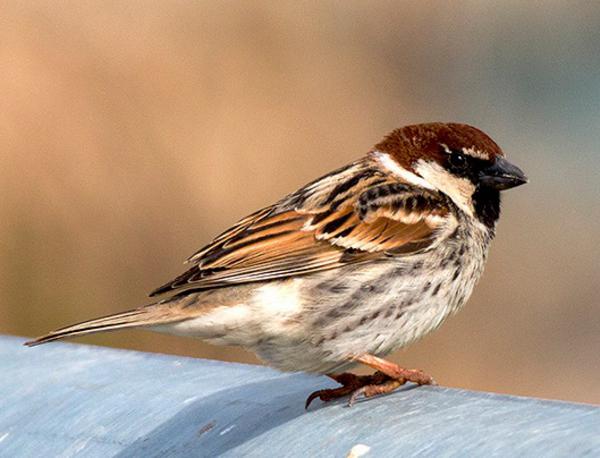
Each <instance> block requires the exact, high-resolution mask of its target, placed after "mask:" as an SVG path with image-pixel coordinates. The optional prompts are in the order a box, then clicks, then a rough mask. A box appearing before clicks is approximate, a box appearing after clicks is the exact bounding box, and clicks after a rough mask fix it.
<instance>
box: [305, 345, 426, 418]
mask: <svg viewBox="0 0 600 458" xmlns="http://www.w3.org/2000/svg"><path fill="white" fill-rule="evenodd" d="M370 358H371V359H366V358H364V361H361V362H366V361H368V362H369V363H371V364H369V365H370V366H372V367H376V368H378V369H382V370H378V371H377V372H375V373H374V374H373V375H355V374H351V373H349V372H344V373H342V374H329V375H328V376H329V377H330V378H332V379H333V380H335V381H336V382H338V383H339V384H340V385H342V386H341V387H339V388H331V389H326V390H318V391H315V392H314V393H311V394H310V396H308V398H307V399H306V403H305V406H304V407H305V408H306V409H308V407H309V406H310V404H311V403H312V402H313V401H314V400H315V399H317V398H319V399H320V400H321V401H323V402H329V401H333V400H334V399H339V398H342V397H345V396H348V395H349V396H350V399H349V401H348V405H349V406H352V405H353V404H354V403H355V402H356V400H357V399H358V398H359V397H360V396H364V397H366V398H370V397H372V396H376V395H379V394H386V393H390V392H392V391H394V390H395V389H396V388H398V387H400V386H402V385H404V384H405V383H406V382H412V383H416V384H417V385H437V383H436V382H435V380H433V378H432V377H431V376H429V375H427V374H425V373H424V372H423V371H421V370H416V369H404V368H401V367H400V366H397V365H396V364H393V363H389V362H387V361H385V360H381V359H379V358H375V357H370ZM375 363H376V364H377V365H376V364H375Z"/></svg>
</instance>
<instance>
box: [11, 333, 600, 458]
mask: <svg viewBox="0 0 600 458" xmlns="http://www.w3.org/2000/svg"><path fill="white" fill-rule="evenodd" d="M24 340H25V339H22V338H17V337H8V336H0V374H1V377H0V456H1V457H11V458H12V457H34V456H49V457H54V456H60V457H69V456H77V457H102V458H106V457H111V456H120V457H153V456H161V457H162V456H174V457H177V456H182V457H183V456H185V457H203V456H207V457H212V456H261V457H270V456H290V457H294V456H298V457H318V456H326V457H347V456H349V454H350V453H351V451H352V453H353V455H350V456H361V454H362V456H365V457H388V456H389V457H395V456H417V455H418V456H461V457H462V456H486V457H487V456H532V457H541V456H569V457H572V456H600V408H599V407H594V406H591V405H585V404H570V403H566V402H556V401H544V400H539V399H531V398H520V397H512V396H503V395H496V394H489V393H479V392H471V391H462V390H456V389H448V388H442V387H419V388H413V387H406V388H404V389H402V390H399V391H397V392H396V393H394V394H391V395H388V396H384V397H379V398H374V399H370V400H367V401H362V402H358V403H357V404H356V405H354V406H353V407H351V408H348V407H347V406H346V404H345V403H344V402H337V403H334V404H330V405H323V404H322V403H320V401H315V402H314V403H313V405H312V406H311V408H310V409H309V410H308V411H305V410H304V400H305V399H306V396H307V395H308V394H309V393H310V392H311V391H313V390H316V389H320V388H324V387H327V386H331V387H333V386H335V383H334V382H332V381H330V380H328V379H327V378H326V377H318V376H311V375H307V374H282V373H279V372H276V371H274V370H271V369H268V368H265V367H258V366H251V365H243V364H229V363H223V362H217V361H208V360H203V359H192V358H183V357H177V356H166V355H160V354H150V353H139V352H133V351H124V350H114V349H108V348H101V347H93V346H87V345H76V344H69V343H51V344H48V345H44V346H42V347H36V348H26V347H23V346H22V343H23V341H24Z"/></svg>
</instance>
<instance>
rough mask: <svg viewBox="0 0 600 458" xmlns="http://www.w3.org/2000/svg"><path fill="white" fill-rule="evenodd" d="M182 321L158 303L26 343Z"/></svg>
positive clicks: (165, 306) (87, 322) (166, 307)
mask: <svg viewBox="0 0 600 458" xmlns="http://www.w3.org/2000/svg"><path fill="white" fill-rule="evenodd" d="M170 311H171V313H169V312H170ZM181 319H182V317H181V316H179V317H178V316H177V314H173V313H172V309H171V308H170V307H169V305H168V304H165V303H162V304H161V303H157V304H151V305H147V306H145V307H140V308H137V309H135V310H128V311H127V312H122V313H116V314H114V315H108V316H104V317H101V318H96V319H95V320H89V321H84V322H83V323H78V324H74V325H71V326H67V327H66V328H61V329H57V330H56V331H52V332H49V333H48V334H46V335H44V336H41V337H38V338H37V339H34V340H30V341H29V342H25V345H27V346H28V347H35V346H36V345H41V344H44V343H46V342H52V341H53V340H60V339H64V338H67V337H75V336H83V335H85V334H93V333H96V332H105V331H116V330H117V329H125V328H136V327H143V326H151V325H155V324H162V323H168V322H173V321H179V320H181Z"/></svg>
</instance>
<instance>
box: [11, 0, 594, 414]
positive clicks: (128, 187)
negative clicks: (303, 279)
mask: <svg viewBox="0 0 600 458" xmlns="http://www.w3.org/2000/svg"><path fill="white" fill-rule="evenodd" d="M530 3H531V6H525V2H483V1H471V2H430V1H419V2H417V1H414V2H391V1H388V2H357V1H345V2H310V3H308V2H307V3H304V2H275V1H272V2H266V1H251V2H250V1H248V2H234V1H228V2H221V1H218V2H217V1H213V2H208V1H198V2H192V1H168V2H166V1H143V2H141V1H138V2H118V1H109V2H106V1H99V0H94V1H84V2H79V1H71V2H53V1H30V2H20V1H16V0H15V1H3V2H2V3H1V6H0V94H1V95H0V158H1V161H0V164H1V167H0V248H1V250H0V253H1V254H0V256H1V258H0V293H1V300H0V333H7V334H16V335H23V336H33V335H37V334H40V333H43V332H45V331H48V330H50V329H52V328H55V327H59V326H62V325H66V324H70V323H72V322H76V321H81V320H84V319H87V318H91V317H94V316H97V315H104V314H108V313H111V312H117V311H120V310H124V309H126V308H131V307H133V306H138V305H141V304H143V303H145V302H146V301H147V300H148V299H147V298H146V293H147V292H148V291H150V290H151V289H153V288H154V287H156V286H158V285H160V284H162V283H164V282H165V281H167V280H169V279H171V278H172V277H174V276H176V275H177V274H179V273H180V272H181V271H182V269H183V266H182V264H181V262H182V261H183V260H184V259H185V258H186V257H187V256H188V255H190V254H191V253H192V252H194V251H195V250H196V249H197V248H199V247H200V246H201V245H203V244H205V243H207V242H208V241H209V240H210V238H211V236H213V235H215V233H217V232H218V231H221V230H223V229H224V228H226V227H227V226H228V225H229V224H231V223H233V222H234V221H236V220H237V219H238V218H240V217H242V216H244V215H245V214H247V213H248V212H250V211H253V210H255V209H257V208H259V207H261V206H263V205H265V204H267V203H270V202H272V201H274V200H275V199H277V198H279V197H280V196H282V195H283V194H285V193H287V192H289V191H292V190H294V189H295V188H297V187H298V186H300V185H302V184H304V183H306V182H307V181H309V180H311V179H312V178H315V177H316V176H318V175H320V174H323V173H325V172H327V171H328V170H330V169H332V168H334V167H337V166H340V165H342V164H344V163H346V162H348V161H350V160H352V159H354V158H356V157H358V156H359V155H361V154H363V153H364V152H366V151H367V150H368V149H369V148H370V147H371V146H372V145H373V144H374V143H375V142H377V141H378V140H379V138H380V137H381V136H382V135H383V134H385V133H386V132H388V131H389V130H391V129H393V128H395V127H399V126H401V125H404V124H408V123H415V122H423V121H431V120H445V121H461V122H468V123H472V124H474V125H476V126H478V127H480V128H482V129H484V130H485V131H486V132H488V133H489V134H490V135H491V136H492V137H493V138H494V139H496V140H497V141H498V143H499V144H500V145H501V146H502V147H503V148H504V149H505V151H506V152H507V153H508V155H509V157H510V158H511V159H512V160H513V161H514V162H515V163H517V164H519V165H521V166H522V168H523V169H524V170H525V171H526V172H527V173H528V175H529V176H530V178H531V183H530V184H529V185H527V186H525V187H522V188H519V189H517V190H514V191H511V192H509V193H508V194H507V195H506V196H505V204H504V213H503V218H502V219H501V223H500V227H499V232H498V237H497V239H496V241H495V244H494V246H493V248H492V252H491V257H490V260H489V264H488V268H487V271H486V274H485V276H484V278H483V280H482V281H481V283H480V286H479V287H478V288H477V289H476V292H475V294H474V296H473V298H472V299H471V301H470V303H469V305H468V306H467V307H466V308H465V309H464V310H463V311H462V312H461V313H460V314H459V315H457V316H456V317H454V318H452V319H451V320H449V321H448V322H447V323H446V325H445V326H443V327H442V328H441V329H440V330H439V331H438V332H437V333H435V334H434V335H431V336H429V337H427V338H426V339H424V340H423V341H422V342H420V343H418V344H417V345H415V346H413V347H411V348H410V349H408V350H405V351H402V352H399V353H396V354H394V355H393V359H394V360H396V361H398V362H401V363H402V364H404V365H407V366H416V367H420V368H423V369H426V370H427V371H428V372H430V373H432V374H433V375H434V376H435V377H436V379H437V380H438V381H439V382H440V383H441V384H444V385H448V386H456V387H465V388H471V389H477V390H491V391H499V392H505V393H515V394H522V395H533V396H542V397H549V398H557V399H566V400H573V401H585V402H594V403H600V358H599V354H600V307H599V306H598V287H599V284H600V268H599V259H600V229H599V227H598V223H599V221H600V206H599V202H600V185H599V178H598V163H599V159H600V153H599V151H600V3H597V2H581V3H578V2H568V3H567V2H565V3H560V2H543V3H540V2H535V3H536V4H537V6H534V5H533V3H534V2H530ZM542 5H543V6H542ZM79 341H81V342H87V343H94V344H101V345H109V346H114V347H123V348H133V349H138V350H145V351H154V352H165V353H174V354H182V355H191V356H196V357H207V358H218V359H224V360H230V361H243V362H255V361H256V359H255V358H254V357H253V356H252V355H249V354H247V353H245V352H243V351H242V350H239V349H231V348H218V347H211V346H208V345H205V344H203V343H201V342H197V341H193V340H186V339H183V338H175V337H167V336H162V335H157V334H153V333H146V332H143V331H128V332H121V333H112V334H108V335H102V336H93V337H89V338H85V339H79ZM30 351H35V349H32V350H30Z"/></svg>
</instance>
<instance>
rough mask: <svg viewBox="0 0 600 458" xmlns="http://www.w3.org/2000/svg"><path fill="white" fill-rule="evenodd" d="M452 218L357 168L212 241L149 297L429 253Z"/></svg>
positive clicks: (412, 191) (427, 200) (440, 205)
mask: <svg viewBox="0 0 600 458" xmlns="http://www.w3.org/2000/svg"><path fill="white" fill-rule="evenodd" d="M449 218H452V216H451V214H450V213H449V211H448V207H447V204H446V201H445V200H444V198H443V197H442V196H440V195H439V194H437V193H434V192H431V191H427V190H423V189H421V188H416V187H414V186H411V185H409V184H406V183H402V182H399V181H398V179H397V178H396V177H390V176H386V175H384V174H382V173H381V171H380V170H379V169H377V168H375V167H373V166H372V165H370V164H369V163H368V162H366V161H364V162H357V163H353V164H350V165H349V166H347V167H345V168H342V169H340V170H338V171H336V172H335V173H333V174H331V175H328V176H325V177H323V178H321V179H319V180H316V181H315V182H313V183H311V184H309V185H307V186H305V187H304V188H302V189H300V190H299V191H297V192H296V193H294V194H292V195H290V196H288V197H287V198H285V199H283V200H282V201H281V202H279V203H278V204H276V205H273V206H271V207H267V208H264V209H262V210H259V211H257V212H255V213H253V214H252V215H250V216H248V217H247V218H245V219H243V220H241V221H240V222H238V223H237V224H236V225H234V226H233V227H231V228H230V229H228V230H227V231H225V232H224V233H223V234H221V235H219V236H218V237H217V238H215V239H214V240H213V241H212V242H211V243H210V244H209V245H207V246H206V247H204V248H203V249H201V250H200V251H198V252H197V253H196V254H194V255H193V256H192V257H191V258H190V259H189V260H188V261H189V262H191V263H192V264H193V266H192V267H191V268H190V269H189V270H188V271H186V272H184V273H183V274H182V275H180V276H179V277H177V278H176V279H174V280H173V281H171V282H169V283H167V284H165V285H164V286H161V287H160V288H158V289H156V290H155V291H154V292H153V293H152V295H156V294H161V293H165V292H179V291H180V290H181V291H183V290H186V289H209V288H215V287H221V286H227V285H233V284H241V283H250V282H257V281H264V280H272V279H280V278H286V277H290V276H295V275H302V274H307V273H311V272H316V271H320V270H325V269H335V268H338V267H340V266H343V265H347V264H349V263H359V262H369V261H373V260H376V259H378V258H381V257H383V256H391V255H392V256H393V255H396V256H398V255H407V254H411V253H415V252H418V251H421V250H425V249H427V248H428V247H430V246H431V245H432V244H433V243H434V242H435V240H436V237H437V234H438V232H439V229H440V228H442V227H444V226H446V225H447V223H448V220H449Z"/></svg>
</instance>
